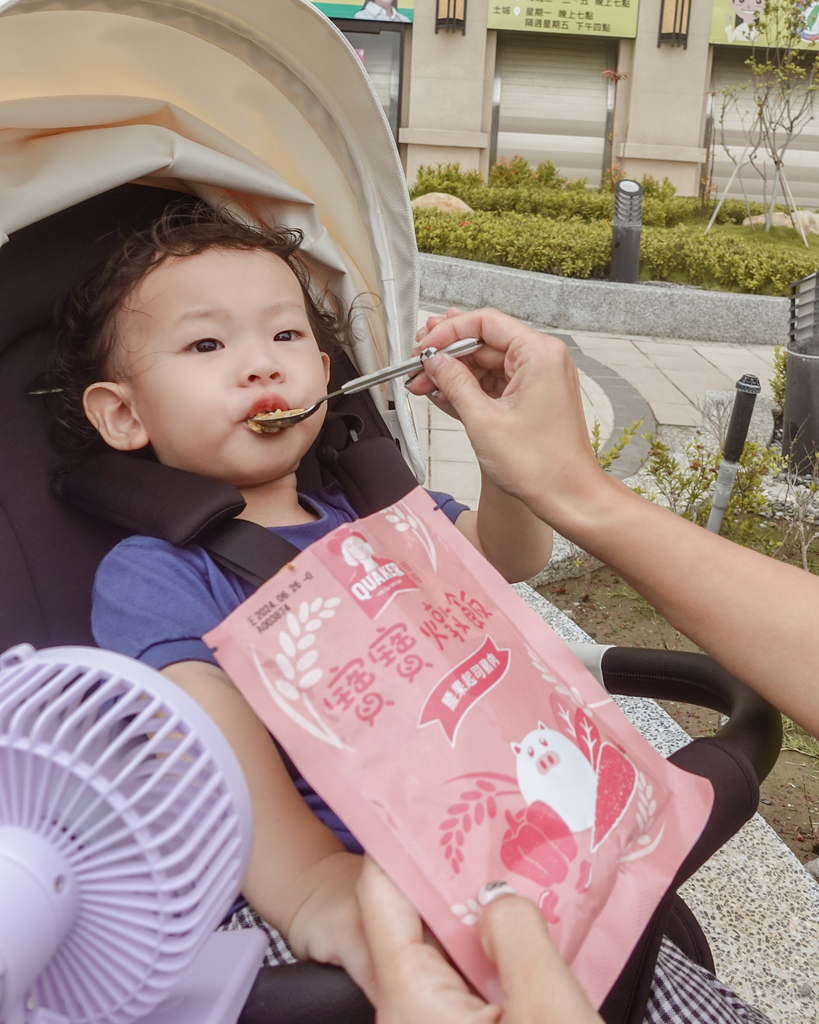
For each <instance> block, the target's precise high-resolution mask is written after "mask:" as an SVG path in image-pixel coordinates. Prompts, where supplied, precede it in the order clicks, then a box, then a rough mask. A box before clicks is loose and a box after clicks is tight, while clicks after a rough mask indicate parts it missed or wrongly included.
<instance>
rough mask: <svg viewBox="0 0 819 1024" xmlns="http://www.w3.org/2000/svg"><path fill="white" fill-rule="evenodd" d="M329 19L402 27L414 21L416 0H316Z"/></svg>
mask: <svg viewBox="0 0 819 1024" xmlns="http://www.w3.org/2000/svg"><path fill="white" fill-rule="evenodd" d="M313 6H314V7H318V9H319V10H320V11H321V13H322V14H326V15H327V17H328V18H352V19H354V20H355V21H385V22H387V23H388V24H393V25H400V24H406V23H408V22H411V21H412V16H413V13H414V7H415V0H363V2H362V0H336V2H335V3H320V2H318V0H314V3H313Z"/></svg>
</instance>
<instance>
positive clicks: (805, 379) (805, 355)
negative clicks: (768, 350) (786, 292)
mask: <svg viewBox="0 0 819 1024" xmlns="http://www.w3.org/2000/svg"><path fill="white" fill-rule="evenodd" d="M788 334H789V339H788V368H787V374H786V377H785V411H784V414H783V417H782V454H783V455H784V456H785V457H786V458H788V459H790V464H791V466H793V467H794V468H795V469H796V471H797V473H799V474H800V475H806V476H809V475H811V474H812V473H813V471H814V469H815V467H816V457H817V452H819V274H811V275H810V276H809V277H803V278H802V279H801V281H795V282H794V283H793V284H792V285H791V316H790V328H789V331H788Z"/></svg>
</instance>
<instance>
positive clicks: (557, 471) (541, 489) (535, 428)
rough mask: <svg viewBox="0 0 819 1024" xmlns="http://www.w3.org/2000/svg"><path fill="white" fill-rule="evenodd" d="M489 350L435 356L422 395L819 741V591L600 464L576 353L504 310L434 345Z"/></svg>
mask: <svg viewBox="0 0 819 1024" xmlns="http://www.w3.org/2000/svg"><path fill="white" fill-rule="evenodd" d="M476 336H477V337H481V338H483V339H484V341H485V342H486V344H485V345H484V347H483V348H482V349H480V350H478V351H477V352H476V353H474V354H473V355H472V356H470V357H469V358H470V360H471V361H472V364H471V365H472V367H478V368H479V370H478V372H479V373H480V374H481V375H482V377H486V376H491V377H492V378H493V380H494V382H495V390H496V392H499V397H498V398H497V399H495V400H494V401H493V400H492V399H491V398H490V397H489V394H490V393H491V392H490V389H489V388H487V386H486V383H485V382H484V381H483V380H481V381H480V382H479V381H478V380H477V379H476V376H475V374H474V373H473V372H471V368H470V367H468V366H466V365H463V363H462V362H461V361H459V360H455V359H451V358H449V357H447V356H442V355H436V356H434V357H433V358H432V359H431V360H428V361H427V363H426V377H427V378H428V379H426V380H425V379H424V378H421V379H416V382H414V390H418V391H423V390H424V389H425V388H429V387H432V386H435V387H437V388H438V389H440V390H441V391H442V392H443V394H444V395H445V396H446V399H447V401H448V402H449V403H450V404H451V405H452V406H453V408H454V409H455V410H456V411H457V413H458V415H459V417H460V419H461V420H462V421H463V423H464V426H465V427H466V431H467V433H468V435H469V438H470V440H471V442H472V445H473V447H474V448H475V452H476V454H477V456H478V460H479V462H480V464H481V468H482V470H483V471H484V472H485V473H486V474H487V475H488V476H490V477H491V478H492V479H493V480H494V481H495V483H496V484H497V485H498V486H499V487H500V488H502V489H503V490H505V491H507V492H508V493H510V494H511V495H513V496H515V497H516V498H518V499H519V500H520V501H522V502H524V503H525V504H526V505H527V506H528V507H529V508H530V509H531V510H532V511H533V513H535V514H536V515H537V516H538V517H539V518H542V519H543V520H544V521H545V522H548V523H549V524H550V525H551V526H552V527H553V528H554V529H555V530H557V531H558V532H559V533H561V534H562V535H563V536H565V537H568V538H569V539H571V540H573V541H574V542H575V543H576V544H579V545H580V546H581V547H582V548H583V549H584V550H586V551H588V552H590V553H591V554H593V555H595V556H597V557H598V558H600V559H601V560H602V561H604V562H605V563H606V564H608V565H610V566H611V567H612V568H613V569H615V570H616V571H617V572H618V573H619V574H620V575H621V576H622V577H623V578H624V579H625V580H626V581H627V582H628V583H630V584H631V586H633V587H634V588H635V590H637V591H638V592H639V593H641V594H642V595H643V596H644V597H646V598H647V599H648V600H649V601H650V602H651V603H652V605H653V606H654V607H655V608H656V609H657V610H658V611H659V612H660V613H661V614H662V615H664V616H665V617H666V618H667V619H668V621H669V622H671V623H672V625H674V626H675V627H676V628H677V629H679V630H680V631H681V632H683V633H684V634H685V635H686V636H688V637H690V638H691V639H692V640H693V641H694V642H695V643H697V644H698V645H699V646H700V647H702V648H703V650H705V651H707V652H708V653H709V654H710V655H712V656H713V657H714V658H715V659H716V660H717V661H719V662H720V663H721V664H722V665H724V666H725V668H726V669H728V671H730V672H732V673H733V674H734V675H736V676H738V677H739V678H740V679H742V680H744V681H745V682H746V683H748V684H749V685H750V686H752V687H753V688H754V689H756V690H757V691H758V692H759V693H760V694H762V696H764V697H766V698H767V699H768V700H770V701H771V702H772V703H773V704H776V705H777V706H778V707H780V708H782V710H783V711H785V713H786V714H788V715H789V716H790V717H791V718H793V719H794V720H795V721H797V722H799V723H800V724H801V725H802V726H803V727H804V728H806V729H808V730H809V731H811V732H813V733H816V734H819V678H818V677H819V672H818V671H817V666H818V665H819V630H817V628H816V625H817V621H818V620H819V579H817V578H816V577H815V576H811V575H810V574H808V573H806V572H804V571H803V570H801V569H797V568H795V567H794V566H789V565H785V564H783V563H781V562H777V561H775V560H774V559H771V558H767V557H765V556H764V555H760V554H758V553H756V552H753V551H750V550H748V549H746V548H742V547H740V546H738V545H736V544H733V543H731V542H730V541H727V540H725V539H723V538H721V537H718V536H716V535H714V534H712V533H710V532H709V531H707V530H704V529H702V528H701V527H697V526H695V525H693V524H692V523H690V522H688V521H687V520H684V519H682V518H680V517H678V516H676V515H674V514H673V513H671V512H669V511H667V510H665V509H662V508H660V507H659V506H656V505H654V504H652V503H651V502H649V501H646V500H645V499H644V498H641V497H639V496H638V495H635V494H634V493H633V492H632V491H630V490H629V488H628V487H626V486H625V485H624V484H622V483H621V482H620V481H618V480H615V479H614V478H612V477H610V476H608V475H607V474H605V473H604V472H603V471H602V470H601V469H600V467H599V466H598V464H597V461H596V459H595V457H594V453H593V452H592V450H591V446H590V444H589V441H588V435H587V431H586V426H585V421H584V418H583V409H582V404H581V400H580V390H579V385H578V377H577V370H576V368H575V365H574V362H573V361H572V358H571V355H570V354H569V351H568V349H567V348H566V346H565V345H564V344H563V343H562V342H561V341H559V340H558V339H557V338H552V337H549V336H547V335H543V334H539V333H538V332H536V331H533V330H531V329H530V328H528V327H526V326H524V325H523V324H521V323H519V322H518V321H516V320H514V319H513V318H511V317H508V316H505V315H504V314H502V313H499V312H497V311H496V310H477V311H475V312H473V313H465V314H462V315H457V316H450V317H447V318H445V319H443V320H441V321H440V322H439V323H437V324H436V325H435V326H434V327H433V328H432V329H431V330H430V332H429V334H428V335H427V338H426V343H427V344H428V345H430V346H431V347H434V348H443V347H445V346H446V345H448V344H450V343H451V342H453V341H455V340H457V339H458V338H466V337H476Z"/></svg>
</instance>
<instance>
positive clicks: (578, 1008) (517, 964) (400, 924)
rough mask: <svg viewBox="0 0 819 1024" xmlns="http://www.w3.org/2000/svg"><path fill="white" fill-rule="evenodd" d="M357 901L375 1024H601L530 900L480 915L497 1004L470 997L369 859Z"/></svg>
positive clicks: (511, 901)
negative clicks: (497, 983) (373, 988)
mask: <svg viewBox="0 0 819 1024" xmlns="http://www.w3.org/2000/svg"><path fill="white" fill-rule="evenodd" d="M358 896H359V901H360V903H361V913H362V917H363V920H364V928H365V931H366V933H367V939H368V943H369V946H370V949H371V950H372V955H373V962H374V964H375V972H376V983H377V987H378V997H377V1002H376V1020H377V1022H378V1024H417V1022H418V1021H424V1024H439V1022H440V1024H601V1020H600V1018H599V1017H598V1015H597V1014H596V1013H595V1012H594V1010H593V1009H592V1007H591V1004H590V1003H589V1002H588V1000H587V999H586V996H585V995H584V993H583V991H582V989H581V988H580V986H579V985H578V983H577V982H576V981H575V979H574V978H573V977H572V975H571V973H570V972H569V970H568V968H567V967H566V966H565V964H564V963H563V961H562V960H561V959H560V956H559V954H558V953H557V950H556V949H555V947H554V945H553V944H552V941H551V939H550V938H549V933H548V929H547V927H546V922H545V921H544V919H543V916H542V915H541V913H540V912H539V911H538V910H537V908H536V907H535V906H534V904H533V903H531V902H530V901H529V900H525V899H523V898H522V897H519V896H504V897H503V898H502V899H496V900H494V901H493V902H492V903H490V904H489V906H487V907H485V908H484V910H483V911H482V913H481V917H480V922H479V927H480V929H481V939H482V942H483V945H484V950H485V952H486V955H487V956H488V957H489V959H490V960H492V961H493V962H494V963H495V964H496V965H497V967H498V970H499V973H500V979H501V984H502V986H503V990H504V995H505V1001H504V1005H503V1006H502V1007H498V1006H494V1005H492V1004H490V1003H485V1002H484V1001H483V1000H482V999H481V998H480V997H479V996H477V995H475V994H474V993H473V992H471V991H470V989H469V988H468V987H467V984H466V982H465V981H464V980H463V978H462V977H461V976H460V975H459V974H458V973H457V971H456V970H455V969H454V968H453V967H452V966H451V965H450V964H449V963H447V961H446V960H445V959H444V958H443V956H442V955H441V953H440V952H439V951H438V949H437V948H435V947H434V946H432V945H430V944H429V943H428V942H427V941H425V939H424V933H423V925H422V924H421V919H420V918H419V916H418V914H417V913H416V911H415V909H414V908H413V906H412V905H411V904H410V903H409V901H408V900H407V899H406V898H405V897H404V896H403V895H402V894H401V893H400V892H399V891H398V889H396V887H395V886H394V885H393V884H392V882H391V881H390V880H389V879H388V878H387V876H386V875H385V874H384V873H383V872H382V871H381V870H380V869H379V868H378V867H377V866H376V865H375V864H374V863H373V862H372V861H371V860H370V859H369V858H366V860H365V864H364V868H363V870H362V872H361V878H360V880H359V886H358Z"/></svg>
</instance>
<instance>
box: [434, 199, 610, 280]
mask: <svg viewBox="0 0 819 1024" xmlns="http://www.w3.org/2000/svg"><path fill="white" fill-rule="evenodd" d="M415 236H416V238H417V240H418V248H419V250H420V251H421V252H430V253H436V254H437V255H439V256H452V257H455V258H457V259H465V260H479V261H480V262H482V263H494V264H497V265H499V266H505V267H517V268H519V269H522V270H536V271H540V272H541V273H544V274H557V275H559V276H561V277H600V276H602V275H603V274H607V273H608V268H609V263H610V261H611V225H609V224H602V223H598V224H584V223H582V222H580V221H557V220H545V219H542V218H539V217H530V216H526V215H525V214H515V213H504V214H502V215H498V214H493V213H487V212H476V213H474V214H470V216H469V219H468V220H464V219H462V215H461V214H447V213H440V212H439V211H437V210H416V211H415Z"/></svg>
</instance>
